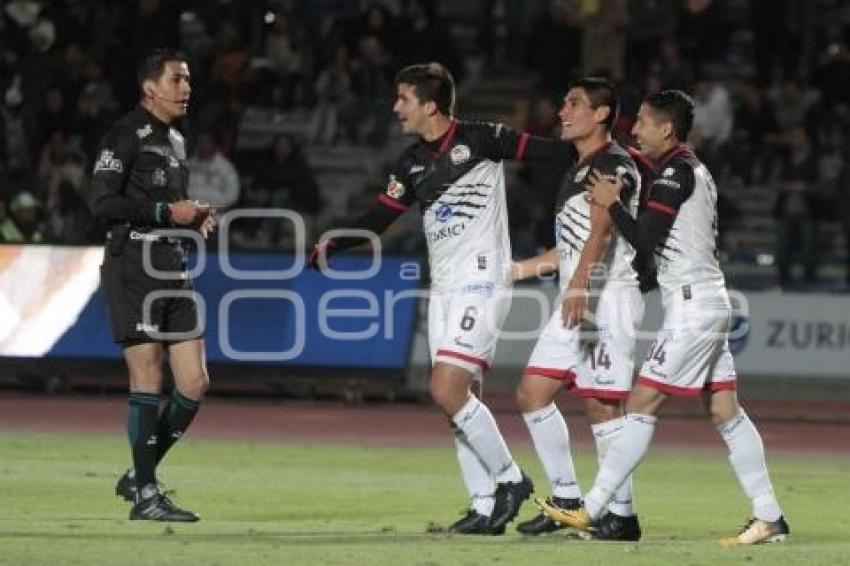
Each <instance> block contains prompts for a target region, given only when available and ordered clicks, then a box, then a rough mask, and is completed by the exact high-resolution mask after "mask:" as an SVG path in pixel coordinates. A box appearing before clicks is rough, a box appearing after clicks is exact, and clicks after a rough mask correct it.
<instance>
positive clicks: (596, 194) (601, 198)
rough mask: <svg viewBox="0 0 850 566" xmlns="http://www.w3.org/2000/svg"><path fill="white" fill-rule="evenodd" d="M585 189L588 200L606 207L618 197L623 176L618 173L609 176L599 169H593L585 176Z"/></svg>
mask: <svg viewBox="0 0 850 566" xmlns="http://www.w3.org/2000/svg"><path fill="white" fill-rule="evenodd" d="M585 189H587V193H588V197H589V198H590V202H592V203H594V204H597V205H599V206H601V207H603V208H608V207H609V206H611V205H612V204H614V203H615V202H616V201H617V200H618V199H619V198H620V191H621V190H622V189H623V178H622V177H621V176H620V175H617V176H616V177H614V178H611V177H610V176H608V175H605V174H604V173H602V172H601V171H600V170H599V169H594V170H593V171H591V172H590V174H588V176H587V184H586V185H585Z"/></svg>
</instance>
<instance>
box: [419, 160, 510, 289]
mask: <svg viewBox="0 0 850 566" xmlns="http://www.w3.org/2000/svg"><path fill="white" fill-rule="evenodd" d="M422 224H423V228H424V230H425V237H426V238H427V242H428V255H429V257H430V261H431V284H432V287H434V288H455V287H458V286H461V285H468V284H470V283H475V282H492V283H500V284H503V285H507V284H509V283H510V262H511V243H510V239H509V237H508V214H507V204H506V200H505V170H504V166H503V165H502V163H501V162H499V163H496V162H493V161H490V160H486V159H485V160H481V161H479V163H477V164H476V165H475V166H474V167H473V168H472V169H470V170H469V172H468V173H466V174H465V175H464V176H462V177H461V178H459V179H457V180H456V181H455V182H453V183H452V184H451V185H450V186H449V187H448V188H447V189H446V191H445V192H444V193H442V194H441V195H440V196H439V198H437V200H435V201H434V202H433V203H431V204H430V206H428V207H427V208H425V210H424V212H423V215H422Z"/></svg>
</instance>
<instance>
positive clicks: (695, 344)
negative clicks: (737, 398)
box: [638, 283, 737, 395]
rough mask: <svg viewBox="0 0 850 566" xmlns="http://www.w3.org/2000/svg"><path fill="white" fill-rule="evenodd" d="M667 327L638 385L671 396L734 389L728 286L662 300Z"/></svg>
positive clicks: (680, 291) (705, 286) (699, 287)
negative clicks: (729, 337) (729, 335)
mask: <svg viewBox="0 0 850 566" xmlns="http://www.w3.org/2000/svg"><path fill="white" fill-rule="evenodd" d="M662 302H663V305H664V323H663V325H662V327H661V330H660V331H659V332H658V336H657V337H656V339H655V342H653V343H652V346H650V348H649V352H647V355H646V360H645V361H644V363H643V367H642V368H641V370H640V375H639V377H638V383H639V384H640V385H644V386H647V387H651V388H653V389H657V390H658V391H661V392H663V393H667V394H670V395H699V394H700V393H702V392H703V391H720V390H732V389H735V388H736V387H737V374H736V372H735V363H734V361H733V359H732V353H731V352H730V351H729V341H728V333H729V328H730V325H731V314H732V308H731V305H730V303H729V296H728V294H727V293H726V289H725V287H723V285H722V284H721V285H718V284H717V283H701V284H696V285H687V286H684V287H682V288H676V289H675V290H673V291H670V292H665V293H664V294H663V296H662Z"/></svg>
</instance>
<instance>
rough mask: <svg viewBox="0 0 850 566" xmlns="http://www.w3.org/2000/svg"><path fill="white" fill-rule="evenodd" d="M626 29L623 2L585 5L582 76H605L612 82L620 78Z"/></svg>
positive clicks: (614, 0)
mask: <svg viewBox="0 0 850 566" xmlns="http://www.w3.org/2000/svg"><path fill="white" fill-rule="evenodd" d="M628 27H629V11H628V5H627V0H596V1H595V2H587V3H585V6H584V7H583V10H582V28H583V30H584V33H583V34H582V40H583V45H582V54H583V56H584V57H583V64H582V68H583V69H584V74H585V75H591V76H607V77H609V78H610V79H612V80H614V81H620V80H622V79H623V78H624V76H625V69H624V61H625V58H626V53H625V51H626V33H625V32H626V30H627V29H628Z"/></svg>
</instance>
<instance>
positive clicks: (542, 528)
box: [516, 497, 581, 536]
mask: <svg viewBox="0 0 850 566" xmlns="http://www.w3.org/2000/svg"><path fill="white" fill-rule="evenodd" d="M546 501H548V502H549V504H550V505H552V506H553V507H560V508H561V509H575V508H577V507H581V499H567V498H565V497H550V498H548V499H547V500H546ZM563 528H564V526H563V525H561V524H560V523H556V522H555V521H553V520H552V519H551V518H550V517H547V516H546V514H545V513H540V514H539V515H537V516H536V517H534V518H533V519H529V520H528V521H525V522H523V523H520V524H519V525H517V526H516V530H517V531H519V532H520V533H522V534H524V535H531V536H535V535H545V534H548V533H554V532H555V531H560V530H561V529H563Z"/></svg>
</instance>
